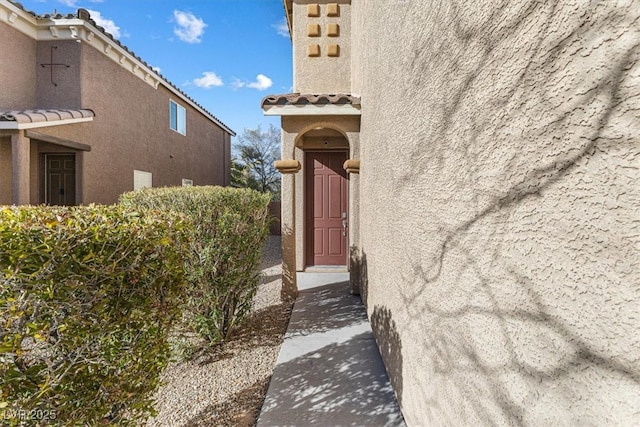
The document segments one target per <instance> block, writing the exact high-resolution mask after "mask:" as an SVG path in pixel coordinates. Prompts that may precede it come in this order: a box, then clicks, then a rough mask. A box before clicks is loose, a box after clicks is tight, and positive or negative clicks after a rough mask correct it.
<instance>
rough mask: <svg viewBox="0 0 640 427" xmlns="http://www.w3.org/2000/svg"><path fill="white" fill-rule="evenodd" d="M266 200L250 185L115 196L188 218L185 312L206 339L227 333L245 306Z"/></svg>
mask: <svg viewBox="0 0 640 427" xmlns="http://www.w3.org/2000/svg"><path fill="white" fill-rule="evenodd" d="M269 201H270V196H269V195H268V194H261V193H258V192H256V191H253V190H248V189H235V188H223V187H212V186H203V187H174V188H152V189H143V190H140V191H135V192H132V193H126V194H124V195H122V196H121V198H120V203H121V204H123V205H124V206H127V207H129V208H135V209H139V208H141V207H144V208H151V209H158V210H166V211H178V212H180V213H183V214H186V216H187V217H188V218H190V227H187V228H185V233H186V234H188V236H187V240H188V241H189V247H190V254H189V256H188V257H187V259H186V260H185V271H186V272H187V279H188V282H189V285H188V286H189V289H188V292H187V298H186V307H185V310H186V313H187V316H186V318H187V321H188V324H189V326H190V328H191V329H192V330H194V331H195V332H197V333H198V334H199V335H200V336H201V337H203V338H204V339H206V340H208V341H209V342H210V343H215V342H217V341H219V340H222V339H225V338H227V337H228V335H229V333H230V332H231V331H232V329H233V327H234V326H235V325H236V324H237V323H239V322H240V321H241V320H242V319H243V318H244V317H245V315H246V314H247V313H248V312H249V310H250V309H251V304H252V300H253V297H254V295H255V293H256V291H257V288H258V285H259V280H260V276H259V274H260V262H261V255H262V245H263V243H264V241H265V239H266V237H267V235H268V232H269V221H270V220H269V215H268V204H269ZM187 230H188V232H187Z"/></svg>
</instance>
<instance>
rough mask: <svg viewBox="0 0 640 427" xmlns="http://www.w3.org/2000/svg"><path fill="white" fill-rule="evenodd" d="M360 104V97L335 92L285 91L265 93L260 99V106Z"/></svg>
mask: <svg viewBox="0 0 640 427" xmlns="http://www.w3.org/2000/svg"><path fill="white" fill-rule="evenodd" d="M329 104H330V105H360V97H359V96H354V95H349V94H344V93H337V94H327V93H322V94H301V93H285V94H282V95H267V96H265V97H264V98H263V99H262V103H261V106H262V107H263V108H264V107H265V106H272V105H329Z"/></svg>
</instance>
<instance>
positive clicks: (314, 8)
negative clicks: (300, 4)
mask: <svg viewBox="0 0 640 427" xmlns="http://www.w3.org/2000/svg"><path fill="white" fill-rule="evenodd" d="M307 16H311V17H314V18H315V17H317V16H320V5H319V4H317V3H311V4H308V5H307Z"/></svg>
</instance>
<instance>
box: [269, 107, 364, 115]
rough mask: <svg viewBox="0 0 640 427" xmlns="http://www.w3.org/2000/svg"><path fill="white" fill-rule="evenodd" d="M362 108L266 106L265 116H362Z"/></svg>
mask: <svg viewBox="0 0 640 427" xmlns="http://www.w3.org/2000/svg"><path fill="white" fill-rule="evenodd" d="M359 107H360V106H359V105H358V106H356V105H351V104H322V105H265V106H263V107H262V111H263V113H264V115H265V116H360V115H361V111H360V108H359Z"/></svg>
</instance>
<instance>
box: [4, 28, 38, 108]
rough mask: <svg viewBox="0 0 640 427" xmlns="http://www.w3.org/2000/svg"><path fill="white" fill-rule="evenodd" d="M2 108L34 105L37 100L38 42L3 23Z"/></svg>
mask: <svg viewBox="0 0 640 427" xmlns="http://www.w3.org/2000/svg"><path fill="white" fill-rule="evenodd" d="M0 40H1V42H0V58H2V59H1V61H2V66H1V67H0V82H2V90H0V110H2V109H7V110H20V109H24V108H31V107H33V105H34V104H35V101H36V86H35V84H33V82H34V81H35V78H36V42H35V41H34V40H32V39H31V38H29V37H27V36H25V35H24V34H22V33H20V32H19V31H17V30H15V29H13V28H11V27H9V26H8V25H6V24H4V23H0Z"/></svg>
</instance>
